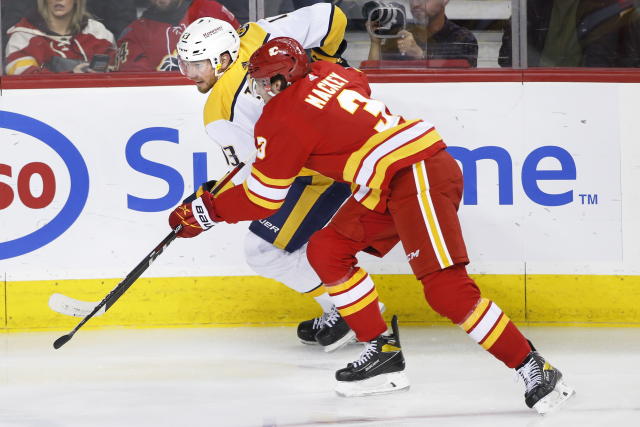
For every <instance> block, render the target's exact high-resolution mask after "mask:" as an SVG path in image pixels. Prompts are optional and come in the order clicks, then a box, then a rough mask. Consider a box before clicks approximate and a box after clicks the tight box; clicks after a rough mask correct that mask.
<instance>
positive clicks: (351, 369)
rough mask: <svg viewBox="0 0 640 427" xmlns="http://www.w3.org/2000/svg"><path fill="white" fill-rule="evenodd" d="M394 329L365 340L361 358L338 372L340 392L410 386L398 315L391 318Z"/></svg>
mask: <svg viewBox="0 0 640 427" xmlns="http://www.w3.org/2000/svg"><path fill="white" fill-rule="evenodd" d="M391 329H392V333H391V334H390V335H384V334H383V335H380V336H378V337H377V338H375V339H373V340H371V341H369V342H367V343H365V347H364V350H363V351H362V353H361V354H360V358H359V359H358V360H356V361H355V362H351V363H349V364H347V367H346V368H343V369H340V370H338V371H337V372H336V379H337V380H338V385H337V386H336V389H335V390H336V393H337V394H338V395H340V396H344V397H352V396H368V395H372V394H382V393H391V392H394V391H400V390H407V389H408V388H409V379H408V378H407V375H406V374H405V373H404V356H403V355H402V349H401V348H400V334H399V332H398V318H397V317H396V316H393V319H392V320H391Z"/></svg>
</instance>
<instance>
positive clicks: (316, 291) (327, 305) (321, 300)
mask: <svg viewBox="0 0 640 427" xmlns="http://www.w3.org/2000/svg"><path fill="white" fill-rule="evenodd" d="M305 294H307V295H310V296H312V297H313V299H315V300H316V302H317V303H318V304H320V307H322V311H324V312H325V313H330V312H331V308H332V307H333V302H332V301H331V296H329V294H328V293H327V290H326V289H325V287H324V285H323V284H322V283H320V284H319V285H318V286H317V287H315V288H313V289H311V290H310V291H308V292H305Z"/></svg>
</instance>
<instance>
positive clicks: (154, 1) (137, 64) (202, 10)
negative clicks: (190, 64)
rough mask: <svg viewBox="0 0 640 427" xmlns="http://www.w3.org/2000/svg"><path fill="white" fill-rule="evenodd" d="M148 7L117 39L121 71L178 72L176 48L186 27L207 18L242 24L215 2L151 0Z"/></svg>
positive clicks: (212, 0)
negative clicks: (197, 20)
mask: <svg viewBox="0 0 640 427" xmlns="http://www.w3.org/2000/svg"><path fill="white" fill-rule="evenodd" d="M149 4H150V6H149V8H148V9H147V10H145V12H144V13H143V15H142V16H141V17H140V18H139V19H136V20H135V21H133V22H132V23H131V24H129V26H128V27H127V28H125V30H124V31H123V32H122V34H121V35H120V37H119V39H118V55H117V57H116V66H117V69H118V71H178V54H177V52H176V49H175V46H176V43H177V42H178V39H179V38H180V35H181V34H182V32H183V31H184V29H185V28H187V26H188V25H189V24H191V23H192V22H193V21H195V20H196V19H198V18H202V17H204V16H210V17H213V18H217V19H222V20H224V21H226V22H228V23H229V24H231V25H232V26H233V28H238V27H239V26H240V23H239V22H238V20H237V19H236V18H235V16H233V14H232V13H231V12H230V11H229V10H228V9H227V8H226V7H224V6H223V5H221V4H220V3H218V2H217V1H214V0H193V1H191V0H149Z"/></svg>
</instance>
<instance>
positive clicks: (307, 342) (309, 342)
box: [298, 338, 318, 345]
mask: <svg viewBox="0 0 640 427" xmlns="http://www.w3.org/2000/svg"><path fill="white" fill-rule="evenodd" d="M298 340H300V342H301V343H302V344H306V345H318V341H306V340H303V339H301V338H298Z"/></svg>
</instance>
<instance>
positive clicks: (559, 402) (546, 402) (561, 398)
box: [533, 379, 576, 415]
mask: <svg viewBox="0 0 640 427" xmlns="http://www.w3.org/2000/svg"><path fill="white" fill-rule="evenodd" d="M575 394H576V391H575V390H574V389H573V387H571V386H568V385H567V384H566V383H565V382H564V381H563V380H562V379H560V380H559V381H558V382H557V383H556V386H555V388H554V389H553V390H552V391H551V393H549V394H547V395H546V396H545V397H543V398H542V399H540V400H539V401H538V402H537V403H536V404H535V405H533V407H534V409H535V410H536V411H538V413H539V414H540V415H547V414H550V413H552V412H554V411H557V410H558V409H559V408H561V407H562V406H564V405H565V403H567V401H568V400H569V399H571V398H572V397H573V396H574V395H575Z"/></svg>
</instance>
